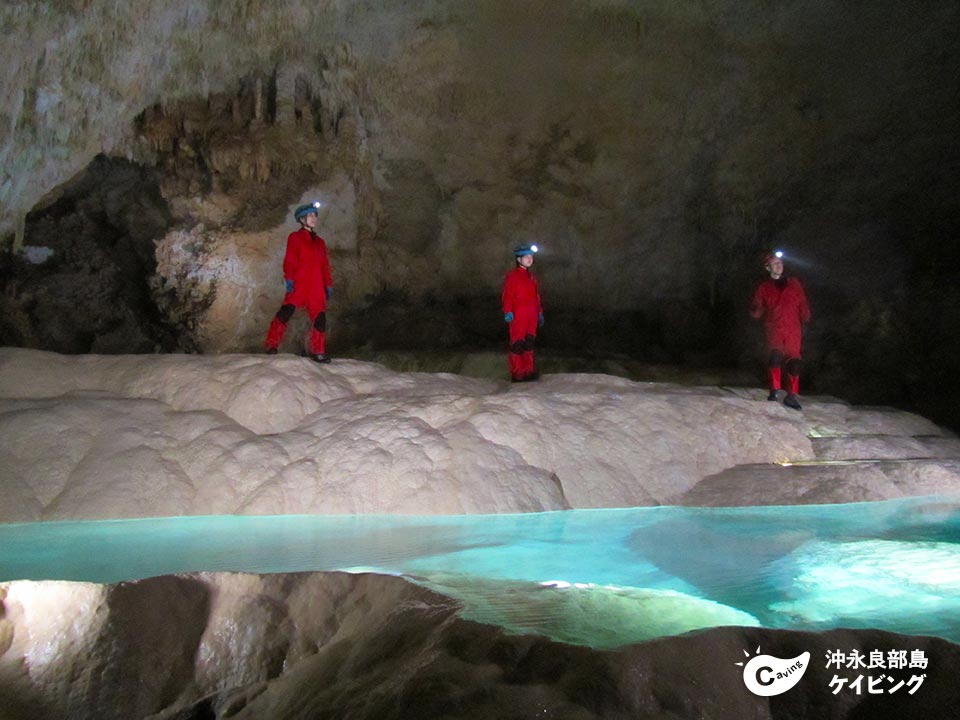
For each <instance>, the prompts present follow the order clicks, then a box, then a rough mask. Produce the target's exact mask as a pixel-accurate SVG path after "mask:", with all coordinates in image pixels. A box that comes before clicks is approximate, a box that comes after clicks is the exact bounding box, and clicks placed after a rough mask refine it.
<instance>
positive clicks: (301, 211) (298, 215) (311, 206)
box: [293, 200, 320, 221]
mask: <svg viewBox="0 0 960 720" xmlns="http://www.w3.org/2000/svg"><path fill="white" fill-rule="evenodd" d="M319 209H320V201H319V200H314V201H313V202H312V203H307V204H306V205H301V206H300V207H298V208H297V209H296V210H294V211H293V219H294V220H297V221H299V220H300V219H302V218H305V217H306V216H307V215H309V214H310V213H314V214H317V211H318V210H319Z"/></svg>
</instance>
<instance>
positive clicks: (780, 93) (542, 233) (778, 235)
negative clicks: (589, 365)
mask: <svg viewBox="0 0 960 720" xmlns="http://www.w3.org/2000/svg"><path fill="white" fill-rule="evenodd" d="M0 20H2V21H3V24H4V27H7V28H12V29H13V32H7V33H5V35H4V38H3V41H2V42H3V46H4V50H5V51H6V52H5V53H4V54H5V56H7V57H10V58H12V61H13V72H11V73H9V74H8V75H7V76H6V77H5V78H3V79H2V80H0V100H2V103H0V107H2V108H3V113H2V114H0V157H2V159H3V163H2V171H0V233H2V234H3V235H4V237H5V238H6V241H7V247H8V248H10V249H13V250H17V251H20V253H21V254H22V252H23V249H24V248H28V249H29V247H31V242H32V241H31V236H34V237H36V233H37V232H38V228H39V227H40V225H41V224H42V222H45V220H44V218H46V217H47V216H48V215H49V213H50V212H52V211H53V209H54V208H55V205H56V202H57V200H58V198H59V197H60V196H61V195H62V187H63V186H64V184H65V183H68V181H69V180H70V179H71V178H74V177H76V176H78V175H82V174H83V173H85V172H87V171H86V170H85V168H87V167H88V165H89V164H90V163H91V162H92V161H93V160H94V158H96V157H98V156H100V155H105V156H109V157H114V158H124V159H126V160H127V161H129V162H132V163H135V164H138V165H141V166H143V167H144V168H147V169H150V170H154V171H156V172H157V173H158V175H159V179H158V181H157V182H158V185H159V187H160V192H161V194H162V196H163V198H164V201H165V202H166V203H167V211H168V212H169V222H168V223H167V224H166V227H163V228H159V227H158V228H156V232H155V237H154V238H153V241H154V242H155V243H156V245H157V267H156V269H154V271H153V275H152V276H151V277H148V278H146V280H145V282H146V284H147V285H148V286H149V288H150V292H151V293H152V297H153V301H154V303H155V304H156V306H157V310H158V313H159V315H160V316H161V317H162V318H163V322H164V323H165V328H167V329H162V330H161V329H156V330H151V331H149V332H145V333H143V334H144V335H146V336H149V338H150V340H151V341H152V342H153V344H154V345H155V346H158V347H160V348H162V349H168V348H169V347H170V344H171V343H170V342H169V340H163V339H162V337H161V336H163V333H164V332H168V331H169V328H172V329H173V333H174V336H175V337H176V338H177V339H176V340H175V341H174V342H173V345H177V344H179V347H180V348H181V349H191V348H194V349H200V350H203V351H208V352H215V351H237V350H254V349H256V348H257V347H258V346H259V343H260V339H261V335H262V332H263V328H264V327H265V324H266V322H267V321H268V320H269V316H270V315H271V314H272V313H273V312H274V311H275V309H276V306H277V304H278V303H279V300H280V297H281V296H282V289H281V284H280V282H281V278H280V277H279V274H280V273H279V264H280V259H281V257H282V252H283V241H284V237H285V235H286V233H287V232H289V231H290V230H291V229H293V227H294V226H293V224H292V222H291V221H290V211H291V209H292V208H293V207H295V206H296V204H298V203H299V202H301V201H304V200H308V199H312V198H313V197H315V196H317V197H320V198H321V199H323V201H324V202H325V208H324V211H323V215H322V217H321V231H322V234H323V235H324V236H325V237H327V239H328V241H329V242H330V244H331V247H332V248H333V262H334V269H335V274H336V275H335V280H336V283H337V295H336V299H335V303H334V305H333V307H332V310H331V314H332V316H333V317H332V320H333V322H332V323H331V326H332V327H331V335H332V338H333V339H334V341H337V339H338V333H339V341H340V342H341V343H342V345H343V346H344V347H358V346H362V345H364V344H370V343H374V344H376V343H377V342H380V343H381V344H383V345H391V344H396V343H403V342H406V343H407V344H409V345H411V346H417V347H430V346H437V345H439V346H443V347H454V346H457V345H468V344H472V345H483V344H485V343H489V342H491V341H492V339H493V338H495V337H497V336H498V335H499V334H500V333H502V327H501V326H500V325H499V324H498V319H497V314H498V313H497V297H496V296H497V293H498V290H499V284H500V281H501V278H502V275H503V273H504V272H505V271H506V270H507V269H509V267H510V265H511V262H512V261H511V258H510V255H509V250H510V248H511V247H512V246H513V245H514V244H516V243H518V242H529V241H536V242H538V243H540V244H541V245H542V246H543V247H544V252H543V253H542V254H541V255H540V256H539V258H538V269H539V271H540V275H541V277H542V281H543V286H544V293H545V296H546V297H545V300H546V302H547V306H548V311H549V315H550V317H551V322H550V325H549V326H548V327H549V328H550V333H552V341H553V342H554V343H555V344H556V345H557V346H558V347H566V348H574V349H576V348H578V347H580V348H582V349H586V350H590V349H597V348H600V349H604V350H612V351H615V350H621V351H627V352H630V353H633V354H640V355H644V354H645V355H646V356H648V357H649V358H651V359H655V360H663V361H672V362H726V363H743V362H745V361H746V359H747V357H748V356H750V354H751V353H752V351H753V349H754V347H755V345H754V341H755V339H756V333H755V332H754V330H753V329H751V328H750V327H749V326H748V323H747V322H746V321H745V320H744V319H743V315H742V310H743V306H744V304H745V302H746V298H747V296H748V295H749V291H750V288H751V286H752V285H753V284H754V283H755V282H756V281H757V280H758V279H759V270H758V268H757V253H758V252H759V251H760V250H761V249H762V248H766V247H769V246H771V245H778V246H782V247H783V248H784V249H786V250H787V252H788V258H789V260H790V262H789V263H788V266H790V267H792V268H793V269H796V270H797V271H798V272H799V273H800V274H801V276H803V277H804V279H805V281H806V282H807V285H808V287H809V290H810V294H811V296H812V301H813V305H814V311H815V313H816V316H815V318H816V319H815V324H814V325H813V327H812V328H811V335H810V338H809V343H808V345H809V347H808V350H809V352H808V360H809V363H808V369H809V372H808V375H809V377H810V378H811V380H812V387H818V388H820V389H823V390H827V391H833V392H838V391H839V390H843V391H845V392H846V394H847V396H848V397H849V398H850V399H854V400H857V401H865V400H866V401H901V400H908V401H910V402H914V401H916V399H917V398H921V397H931V396H933V395H937V394H938V392H939V394H940V395H942V394H943V393H942V390H939V391H938V388H941V389H942V388H943V387H944V385H943V383H946V384H947V387H950V388H953V389H956V388H958V384H957V382H958V381H957V380H956V379H955V378H956V377H957V372H955V371H954V370H958V369H960V368H958V367H957V365H958V362H957V361H956V360H955V359H953V358H956V357H958V356H960V352H956V351H957V350H960V348H957V347H956V346H957V344H958V341H957V339H956V333H954V332H953V331H952V329H951V328H952V327H953V326H954V325H955V321H958V320H960V310H958V307H957V305H958V303H960V300H958V298H957V297H956V291H954V290H951V288H952V287H955V285H956V283H955V280H956V279H957V271H956V269H955V268H956V264H955V261H956V260H957V259H960V258H958V257H957V256H958V254H960V253H958V251H957V246H958V243H957V241H956V238H957V229H958V228H957V225H958V221H957V219H958V217H960V208H958V202H960V201H958V197H960V195H958V193H957V190H958V188H957V177H958V176H960V175H958V172H957V171H958V170H960V157H958V155H960V153H958V148H957V143H956V141H955V139H954V132H953V130H952V128H953V127H955V126H956V125H957V120H958V119H960V118H958V117H957V116H958V114H960V106H958V104H957V102H956V97H957V95H956V93H957V88H958V77H960V72H958V70H960V59H958V53H957V40H956V34H955V32H954V30H953V29H954V28H955V27H956V26H957V22H958V21H960V8H958V6H957V4H956V3H955V2H949V1H947V0H935V1H934V2H927V3H923V4H920V3H916V2H907V3H904V2H893V1H892V0H883V1H881V2H876V3H869V4H863V3H857V4H850V3H845V2H840V0H832V1H822V0H821V1H814V0H794V1H793V2H787V3H770V2H765V1H763V0H756V1H755V2H747V3H744V2H740V1H738V0H708V1H706V2H702V3H698V4H696V5H688V4H681V5H678V4H676V3H668V2H661V1H657V0H649V1H645V2H618V1H616V0H593V1H590V0H569V1H567V2H561V3H556V2H553V3H545V2H525V3H514V2H508V1H507V0H480V1H479V2H475V3H469V4H463V3H455V2H450V1H440V0H434V1H426V0H423V1H421V2H414V3H401V2H387V3H381V4H378V5H376V6H372V5H369V4H366V3H359V2H345V1H344V2H324V3H316V2H305V1H299V0H288V1H286V2H280V3H271V4H268V3H265V2H259V1H255V0H251V1H250V2H245V3H240V4H234V5H231V6H230V7H223V6H221V4H219V3H213V2H210V1H209V0H208V1H207V2H202V1H197V2H191V3H182V2H173V1H172V0H167V1H160V2H156V3H151V4H150V7H149V8H141V7H134V6H129V7H118V6H117V5H116V4H114V3H108V2H105V1H102V0H74V1H73V2H67V3H57V4H53V3H31V4H24V3H16V4H6V5H5V6H4V7H3V8H2V9H0ZM19 267H22V266H18V267H13V268H12V269H10V270H9V272H8V275H7V277H19V276H20V275H21V274H22V273H21V270H20V269H19ZM36 271H37V270H36V268H34V272H36ZM5 284H8V281H5ZM7 294H8V295H9V294H10V293H9V291H8V293H7ZM14 295H16V293H14ZM7 302H8V305H9V303H10V300H9V299H8V301H7ZM12 307H14V308H16V309H17V310H18V311H20V309H21V307H22V303H19V302H18V301H17V298H14V301H13V304H12ZM5 312H6V311H5ZM291 335H293V333H291ZM11 337H13V339H12V340H11ZM163 337H168V336H163ZM3 340H4V342H8V343H16V337H14V336H11V335H9V334H5V336H4V338H3ZM544 340H545V342H550V338H549V337H546V336H545V338H544ZM294 342H295V341H294V340H292V339H291V340H289V343H294ZM24 344H25V343H24ZM39 344H40V345H41V346H42V345H43V343H42V342H40V343H39ZM93 346H96V343H93ZM290 347H292V345H291V346H290ZM918 347H924V348H930V349H931V351H932V352H933V353H934V354H935V355H937V356H939V357H940V358H941V359H940V360H938V361H937V362H936V363H931V365H930V366H929V367H927V368H920V369H918V370H916V371H912V373H911V372H907V373H905V372H903V368H904V361H905V360H907V359H908V358H911V357H913V356H915V355H916V350H917V348H918ZM135 349H138V350H142V348H140V347H139V346H138V347H137V348H135ZM288 349H289V347H288ZM944 362H946V363H947V367H946V369H944V368H943V364H944Z"/></svg>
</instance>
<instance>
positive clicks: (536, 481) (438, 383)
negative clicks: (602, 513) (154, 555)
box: [0, 348, 960, 522]
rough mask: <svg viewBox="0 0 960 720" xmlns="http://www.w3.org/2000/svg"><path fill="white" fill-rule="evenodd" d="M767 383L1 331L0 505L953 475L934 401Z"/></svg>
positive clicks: (429, 502) (704, 486) (544, 495)
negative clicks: (496, 375) (178, 346)
mask: <svg viewBox="0 0 960 720" xmlns="http://www.w3.org/2000/svg"><path fill="white" fill-rule="evenodd" d="M762 397H763V395H762V392H761V391H757V390H747V389H736V390H728V389H723V388H716V387H714V388H709V387H684V386H680V385H671V384H667V383H636V382H632V381H629V380H625V379H622V378H615V377H609V376H604V375H570V374H567V375H563V374H557V375H545V376H544V377H543V378H542V379H541V381H539V382H537V383H527V384H523V385H510V384H508V383H506V382H497V381H493V380H481V379H476V378H466V377H462V376H457V375H449V374H442V373H439V374H433V373H396V372H392V371H389V370H386V369H385V368H383V367H381V366H379V365H374V364H372V363H365V362H359V361H354V360H337V361H336V362H334V363H333V364H331V365H328V366H318V365H316V364H314V363H312V362H311V361H309V360H307V359H304V358H298V357H291V356H284V355H279V356H275V357H267V356H249V355H225V356H199V355H186V356H177V355H163V356H159V355H143V356H91V355H88V356H61V355H56V354H53V353H44V352H37V351H30V350H19V349H9V348H8V349H2V350H0V498H2V500H3V502H2V503H0V508H2V510H0V519H2V520H4V521H7V522H10V521H30V520H54V519H101V518H122V517H149V516H175V515H206V514H233V513H241V514H260V515H269V514H285V513H321V514H323V513H376V512H379V513H404V514H435V513H442V514H446V513H490V512H494V513H496V512H530V511H538V510H557V509H565V508H571V507H572V508H590V507H625V506H636V505H657V504H670V503H675V504H702V505H717V504H725V505H741V504H747V505H764V504H777V503H803V502H842V501H849V500H867V499H870V500H877V499H883V498H892V497H902V496H906V495H923V494H934V493H951V492H958V491H960V456H958V454H957V453H956V449H957V443H956V441H955V439H954V438H951V437H949V436H948V435H947V434H946V433H943V432H942V431H940V430H939V429H938V428H937V427H936V426H934V425H932V424H931V423H929V422H928V421H926V420H924V419H923V418H920V417H917V416H915V415H911V414H909V413H903V412H897V411H892V410H879V409H868V410H863V411H861V410H858V409H857V408H852V407H849V406H847V405H845V404H843V403H838V402H836V401H829V400H828V401H817V400H808V401H806V405H807V409H805V410H804V412H803V413H797V412H794V411H791V410H787V409H786V408H784V407H782V406H781V405H778V404H775V403H768V402H765V401H763V400H762ZM827 429H829V432H830V434H831V435H832V436H833V437H832V438H831V440H830V441H831V442H833V443H834V444H836V443H838V442H840V440H841V439H842V437H843V433H848V434H849V435H847V436H846V437H847V439H848V441H849V442H850V443H854V444H851V445H848V446H847V448H846V450H839V449H835V453H839V454H840V455H845V456H855V455H860V456H861V457H858V458H855V459H856V460H857V462H853V463H851V462H849V461H844V462H845V464H836V463H831V462H827V463H823V462H822V461H818V458H817V452H816V450H815V446H814V444H813V443H816V442H821V441H822V438H819V437H814V438H813V441H811V438H810V437H809V436H810V435H814V436H822V435H825V434H827V433H826V430H827ZM858 433H864V435H863V437H865V438H867V439H868V440H869V442H868V443H867V444H866V445H863V444H857V438H858V437H860V436H859V435H858ZM916 434H919V435H922V437H920V438H915V437H913V436H914V435H916ZM884 438H890V439H891V442H889V443H885V442H884ZM924 448H929V452H925V451H924ZM867 453H869V456H866V454H867ZM797 463H800V465H798V464H797ZM805 463H806V464H805Z"/></svg>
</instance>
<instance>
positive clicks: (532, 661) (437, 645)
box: [0, 573, 960, 720]
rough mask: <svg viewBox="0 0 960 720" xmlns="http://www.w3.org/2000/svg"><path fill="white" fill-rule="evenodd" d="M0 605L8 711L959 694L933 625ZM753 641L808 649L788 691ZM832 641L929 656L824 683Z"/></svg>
mask: <svg viewBox="0 0 960 720" xmlns="http://www.w3.org/2000/svg"><path fill="white" fill-rule="evenodd" d="M0 609H2V616H0V707H2V708H3V709H2V711H0V712H2V713H3V717H4V718H9V719H10V720H19V719H20V718H24V719H26V718H30V719H31V720H34V719H36V720H45V719H46V718H61V717H71V718H77V719H78V720H81V719H84V718H134V717H136V718H147V717H149V718H155V719H156V720H161V719H164V720H174V719H176V720H192V719H195V718H196V719H199V718H227V717H231V718H266V717H269V718H272V719H274V720H285V719H287V718H302V717H319V716H323V717H344V718H346V717H349V718H352V719H355V720H363V719H365V718H370V719H371V720H373V719H374V718H376V719H377V720H380V719H381V718H460V717H463V718H475V717H485V718H486V717H490V718H492V717H513V718H539V717H543V716H544V715H548V716H550V717H556V718H564V719H567V718H569V719H570V720H573V719H574V718H576V719H583V718H620V717H666V716H669V717H677V718H694V717H705V716H709V717H714V718H721V719H724V720H725V719H727V718H729V719H730V720H733V719H735V718H736V719H740V718H747V717H749V718H771V719H772V718H777V719H778V720H792V719H793V718H805V717H823V716H826V715H827V714H829V716H830V717H834V718H839V719H841V720H843V719H845V718H856V717H864V716H869V717H874V718H891V719H892V718H902V717H928V718H941V717H948V716H949V712H950V711H951V709H952V708H953V707H955V706H956V703H957V701H958V700H960V696H958V691H957V688H956V682H955V679H956V676H957V674H958V673H960V648H958V646H956V645H954V644H952V643H949V642H946V641H944V640H939V639H936V638H929V637H909V636H903V635H896V634H893V633H885V632H879V631H852V630H834V631H831V632H826V633H816V634H814V633H799V632H787V631H777V630H764V629H761V628H742V627H725V628H715V629H711V630H706V631H699V632H695V633H691V634H687V635H684V636H681V637H676V638H664V639H660V640H654V641H651V642H647V643H642V644H638V645H626V646H623V647H619V648H617V649H613V650H605V651H603V650H593V649H590V648H588V647H578V646H574V645H567V644H563V643H558V642H554V641H551V640H547V639H544V638H538V637H533V636H511V635H507V634H505V633H504V632H503V631H501V630H498V629H497V628H494V627H491V626H488V625H482V624H477V623H473V622H468V621H466V620H463V619H461V618H459V617H458V615H457V612H458V606H457V604H456V603H455V602H453V601H451V600H449V599H448V598H445V597H443V596H441V595H438V594H436V593H433V592H430V591H428V590H425V589H423V588H419V587H416V586H415V585H412V584H410V583H408V582H406V581H404V580H403V579H401V578H391V577H382V576H374V575H344V574H339V573H327V574H319V573H303V574H292V575H268V576H255V575H230V574H226V575H209V574H201V575H192V576H167V577H159V578H151V579H147V580H141V581H138V582H132V583H122V584H119V585H112V586H97V585H90V584H84V583H54V582H46V583H32V582H14V583H4V584H2V585H0ZM760 650H762V652H763V653H765V654H769V655H772V656H775V657H779V658H793V657H796V656H798V655H801V654H802V653H804V652H809V653H810V665H809V667H808V668H807V670H806V671H805V673H804V675H803V677H802V679H801V680H800V681H799V683H798V684H797V685H796V686H795V687H794V688H793V689H791V690H789V691H787V692H786V693H784V694H782V695H777V696H774V697H769V698H766V697H758V696H756V695H753V694H751V693H750V692H749V691H748V690H747V689H746V687H745V686H744V682H743V680H742V665H741V666H738V665H737V663H742V662H743V661H744V660H745V657H749V656H750V655H755V654H757V652H758V651H760ZM836 651H840V652H843V653H844V654H845V656H846V655H847V654H852V653H853V652H854V651H856V652H859V653H861V654H862V656H863V657H868V656H869V654H870V653H871V652H872V651H881V652H882V653H883V655H884V657H886V656H887V653H890V652H896V651H904V652H905V657H906V658H913V657H916V656H917V655H916V654H917V653H919V654H922V656H923V657H924V658H925V660H926V667H925V668H924V669H917V668H914V669H911V668H910V667H904V668H900V669H893V670H887V671H884V672H883V673H874V674H875V675H878V676H879V675H883V677H884V679H883V681H882V684H881V685H879V686H878V687H879V688H880V689H881V692H873V693H870V692H867V690H866V685H864V689H863V690H861V692H855V691H854V690H853V689H851V688H850V687H844V688H841V689H842V692H834V686H832V685H831V681H832V679H833V677H834V676H837V677H843V678H845V680H846V682H852V681H853V680H854V679H855V677H856V675H857V674H858V672H857V671H853V670H847V669H845V668H841V669H837V668H829V667H828V666H827V662H826V660H827V657H828V653H830V652H836ZM860 674H865V671H860ZM914 675H918V676H919V675H923V679H922V681H921V684H920V686H919V688H918V689H914V692H910V690H911V688H913V685H910V686H907V685H906V681H908V680H909V679H910V678H911V677H912V676H914ZM888 676H889V678H890V680H889V681H888V680H887V677H888ZM901 680H902V681H904V685H902V686H900V689H899V690H897V691H894V692H890V691H889V690H890V688H893V687H894V686H895V685H896V683H897V682H899V681H901ZM864 682H865V681H864ZM875 690H876V688H875Z"/></svg>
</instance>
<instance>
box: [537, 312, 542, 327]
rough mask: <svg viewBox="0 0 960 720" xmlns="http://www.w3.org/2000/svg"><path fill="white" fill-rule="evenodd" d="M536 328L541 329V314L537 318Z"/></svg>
mask: <svg viewBox="0 0 960 720" xmlns="http://www.w3.org/2000/svg"><path fill="white" fill-rule="evenodd" d="M537 327H543V313H540V314H539V315H538V316H537Z"/></svg>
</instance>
